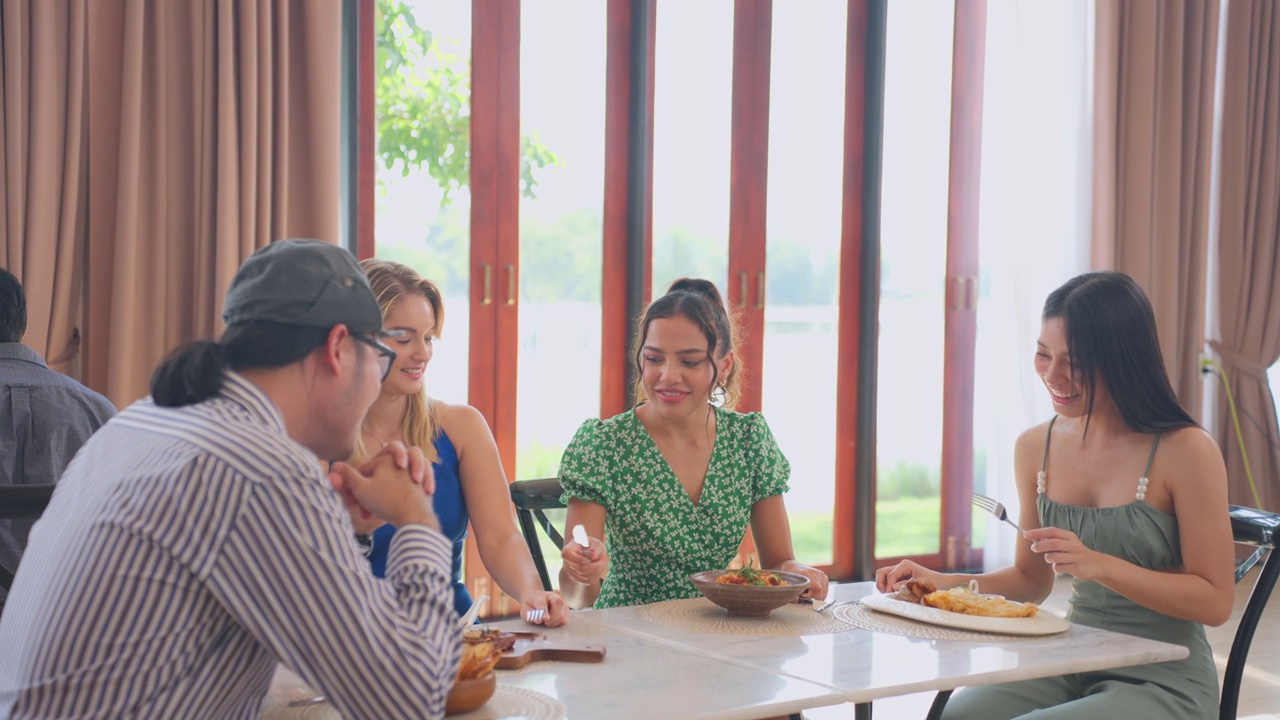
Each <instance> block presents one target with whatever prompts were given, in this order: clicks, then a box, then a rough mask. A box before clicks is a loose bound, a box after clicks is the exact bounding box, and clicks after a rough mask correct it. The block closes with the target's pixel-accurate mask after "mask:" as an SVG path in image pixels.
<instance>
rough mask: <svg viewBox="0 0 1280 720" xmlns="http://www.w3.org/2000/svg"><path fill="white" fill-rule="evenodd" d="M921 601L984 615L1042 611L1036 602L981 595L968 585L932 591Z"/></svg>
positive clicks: (1010, 615)
mask: <svg viewBox="0 0 1280 720" xmlns="http://www.w3.org/2000/svg"><path fill="white" fill-rule="evenodd" d="M921 603H922V604H924V605H928V606H930V607H935V608H938V609H939V610H946V611H947V612H953V613H960V614H961V615H981V616H982V617H1001V618H1020V617H1033V616H1034V615H1035V614H1036V613H1037V612H1039V611H1040V608H1038V607H1036V605H1035V603H1020V602H1014V601H1012V600H1005V599H1004V598H1002V597H996V596H994V595H980V594H978V593H976V592H973V591H972V590H970V589H969V588H966V587H955V588H951V589H950V590H937V591H934V592H931V593H929V594H928V595H925V596H924V597H923V598H922V599H921Z"/></svg>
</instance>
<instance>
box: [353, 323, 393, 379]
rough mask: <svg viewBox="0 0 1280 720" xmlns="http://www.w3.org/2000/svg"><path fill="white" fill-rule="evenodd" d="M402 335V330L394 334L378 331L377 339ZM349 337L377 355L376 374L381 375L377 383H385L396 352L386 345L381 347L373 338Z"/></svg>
mask: <svg viewBox="0 0 1280 720" xmlns="http://www.w3.org/2000/svg"><path fill="white" fill-rule="evenodd" d="M403 333H404V331H403V330H396V331H394V332H391V331H387V330H379V331H378V337H379V338H391V337H399V336H400V335H402V334H403ZM351 337H352V338H354V339H355V340H356V341H357V342H362V343H364V344H365V345H368V346H369V347H371V348H373V349H374V352H376V353H378V360H377V362H378V372H379V373H381V375H379V377H378V382H386V381H387V376H388V375H390V374H391V365H392V364H393V363H395V361H396V351H395V350H392V349H391V348H389V347H387V346H386V345H383V344H382V343H380V342H378V341H377V340H374V339H373V338H371V337H369V336H367V335H362V334H360V333H351Z"/></svg>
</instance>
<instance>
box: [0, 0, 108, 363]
mask: <svg viewBox="0 0 1280 720" xmlns="http://www.w3.org/2000/svg"><path fill="white" fill-rule="evenodd" d="M86 2H87V0H58V1H57V2H50V0H4V2H2V3H0V266H3V267H4V268H5V269H7V270H8V271H9V272H12V273H13V274H14V275H15V276H17V278H18V280H20V281H21V282H22V284H23V287H24V288H25V290H26V293H27V334H26V337H24V338H23V342H24V343H25V344H27V345H29V346H30V347H31V348H33V349H35V350H36V352H39V353H40V354H41V355H43V356H44V358H45V360H46V361H48V362H49V365H50V367H52V368H54V369H56V370H61V371H63V372H69V371H70V370H71V369H72V360H73V359H74V356H75V354H76V350H77V346H78V337H79V332H78V330H77V323H78V322H79V321H80V300H81V284H82V282H83V273H82V265H83V258H84V223H85V213H86V209H87V206H86V187H87V185H86V178H87V175H86V173H85V159H86V147H85V128H86V126H85V120H86V115H85V71H86V64H85V53H86V49H87V43H86V39H85V27H86V23H85V20H86V12H87V9H86Z"/></svg>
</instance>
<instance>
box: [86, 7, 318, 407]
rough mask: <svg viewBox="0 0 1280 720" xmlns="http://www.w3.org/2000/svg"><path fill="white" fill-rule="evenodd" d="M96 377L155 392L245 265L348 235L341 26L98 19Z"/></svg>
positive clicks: (272, 13)
mask: <svg viewBox="0 0 1280 720" xmlns="http://www.w3.org/2000/svg"><path fill="white" fill-rule="evenodd" d="M89 26H90V28H93V30H92V31H91V33H90V39H89V80H90V82H89V87H90V90H89V93H88V104H89V115H90V117H91V123H90V124H91V127H90V129H89V163H90V168H91V172H90V173H89V178H88V192H89V198H90V211H89V213H88V227H87V233H86V235H87V249H88V256H89V261H90V262H89V268H90V269H89V273H88V278H87V292H88V310H87V322H86V332H85V337H84V341H85V349H86V373H85V375H86V379H87V381H88V384H89V385H90V386H92V387H94V388H96V389H98V390H100V391H102V392H104V393H105V394H106V395H107V396H108V397H109V398H111V400H112V401H113V402H115V403H116V404H117V405H120V406H123V405H126V404H128V403H129V402H132V401H133V400H135V399H137V398H138V397H140V396H142V395H145V394H146V392H147V382H148V378H149V376H150V371H151V369H152V368H153V367H155V365H156V363H158V362H159V360H160V359H161V358H162V357H163V356H164V355H165V354H166V353H167V352H168V351H169V350H171V349H172V348H174V347H175V346H177V345H178V344H180V343H182V342H184V341H187V340H190V339H193V338H201V337H214V336H216V335H217V333H218V332H220V331H221V327H222V324H221V320H220V317H219V314H220V310H221V306H222V297H223V294H224V293H225V290H226V287H227V285H228V284H229V283H230V281H231V277H232V276H233V275H234V273H235V270H236V268H238V267H239V265H240V263H241V262H242V261H243V260H244V259H245V258H246V257H248V255H249V254H250V253H252V252H253V251H254V250H256V249H257V248H259V247H262V246H263V245H266V244H267V243H268V242H271V241H273V240H278V239H281V238H285V237H312V238H317V239H321V240H327V241H330V242H337V241H338V240H339V238H340V225H339V217H338V207H339V203H338V199H339V193H340V174H339V173H340V164H339V157H340V136H339V132H340V128H339V125H340V117H341V114H340V100H341V92H340V77H341V64H340V63H341V53H340V51H339V48H340V47H341V15H340V13H337V12H333V11H332V6H331V5H329V4H328V3H315V2H309V1H308V0H261V1H258V0H238V1H236V2H225V1H223V2H215V1H214V0H204V1H201V2H180V3H175V2H167V1H164V0H94V2H93V3H92V4H91V5H90V6H89Z"/></svg>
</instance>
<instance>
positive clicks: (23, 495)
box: [0, 483, 54, 591]
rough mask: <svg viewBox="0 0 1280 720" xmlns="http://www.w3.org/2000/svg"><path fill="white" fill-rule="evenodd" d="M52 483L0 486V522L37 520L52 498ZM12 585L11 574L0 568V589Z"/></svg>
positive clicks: (6, 569)
mask: <svg viewBox="0 0 1280 720" xmlns="http://www.w3.org/2000/svg"><path fill="white" fill-rule="evenodd" d="M53 488H54V485H53V484H52V483H50V484H47V485H0V520H38V519H39V518H40V515H42V514H43V513H44V509H45V507H46V506H48V504H49V498H52V497H53ZM12 585H13V573H12V572H11V571H10V570H9V569H8V568H5V567H0V588H4V589H5V591H8V590H9V587H10V586H12Z"/></svg>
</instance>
